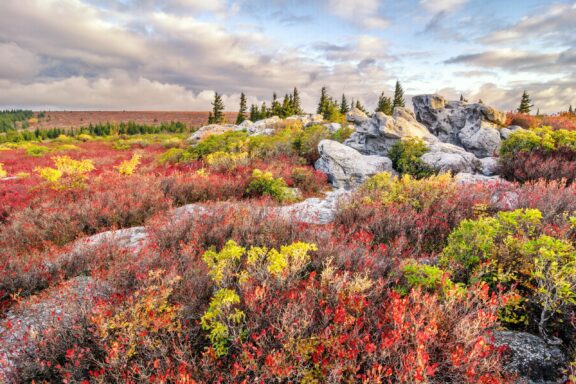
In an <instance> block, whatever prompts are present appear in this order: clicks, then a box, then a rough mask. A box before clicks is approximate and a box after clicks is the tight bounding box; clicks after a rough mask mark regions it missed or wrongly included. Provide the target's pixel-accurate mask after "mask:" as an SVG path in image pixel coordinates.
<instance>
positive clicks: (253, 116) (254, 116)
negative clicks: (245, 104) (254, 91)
mask: <svg viewBox="0 0 576 384" xmlns="http://www.w3.org/2000/svg"><path fill="white" fill-rule="evenodd" d="M250 120H251V121H258V120H260V111H258V106H257V105H256V104H252V105H251V106H250Z"/></svg>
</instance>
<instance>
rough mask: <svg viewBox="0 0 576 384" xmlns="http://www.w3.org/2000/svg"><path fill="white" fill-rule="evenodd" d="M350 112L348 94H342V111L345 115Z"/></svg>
mask: <svg viewBox="0 0 576 384" xmlns="http://www.w3.org/2000/svg"><path fill="white" fill-rule="evenodd" d="M348 112H350V107H349V106H348V101H347V100H346V95H345V94H342V100H341V101H340V113H341V114H343V115H345V114H347V113H348Z"/></svg>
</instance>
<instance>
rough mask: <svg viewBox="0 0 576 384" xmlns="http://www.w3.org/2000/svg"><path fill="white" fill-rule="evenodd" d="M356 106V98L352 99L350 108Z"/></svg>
mask: <svg viewBox="0 0 576 384" xmlns="http://www.w3.org/2000/svg"><path fill="white" fill-rule="evenodd" d="M354 108H356V103H355V102H354V99H352V100H350V110H353V109H354Z"/></svg>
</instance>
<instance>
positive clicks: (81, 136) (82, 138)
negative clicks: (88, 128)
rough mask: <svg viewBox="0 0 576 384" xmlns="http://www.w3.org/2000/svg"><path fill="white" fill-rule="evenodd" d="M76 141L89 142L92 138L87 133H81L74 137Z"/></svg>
mask: <svg viewBox="0 0 576 384" xmlns="http://www.w3.org/2000/svg"><path fill="white" fill-rule="evenodd" d="M76 139H77V140H80V141H90V140H92V139H93V137H92V136H90V135H89V134H87V133H81V134H79V135H78V136H76Z"/></svg>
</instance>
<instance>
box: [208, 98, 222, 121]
mask: <svg viewBox="0 0 576 384" xmlns="http://www.w3.org/2000/svg"><path fill="white" fill-rule="evenodd" d="M225 120H226V118H225V117H224V102H223V101H222V96H221V95H220V94H219V93H218V92H215V93H214V101H213V102H212V113H211V114H209V115H208V124H222V123H223V122H224V121H225Z"/></svg>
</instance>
